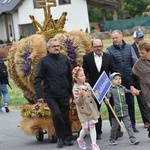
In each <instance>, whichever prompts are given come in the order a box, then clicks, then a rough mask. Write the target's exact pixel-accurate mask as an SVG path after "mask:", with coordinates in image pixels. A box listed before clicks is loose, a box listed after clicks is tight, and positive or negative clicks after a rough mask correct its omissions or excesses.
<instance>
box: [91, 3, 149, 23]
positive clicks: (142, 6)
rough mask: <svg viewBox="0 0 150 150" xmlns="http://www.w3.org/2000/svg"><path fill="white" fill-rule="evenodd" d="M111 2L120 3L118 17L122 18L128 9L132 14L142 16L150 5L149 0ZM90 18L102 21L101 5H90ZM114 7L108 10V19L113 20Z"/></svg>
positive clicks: (93, 20)
mask: <svg viewBox="0 0 150 150" xmlns="http://www.w3.org/2000/svg"><path fill="white" fill-rule="evenodd" d="M111 2H117V3H120V4H121V6H120V7H119V8H117V13H118V19H122V17H123V13H124V12H125V11H128V12H129V13H130V14H131V16H132V17H133V18H134V17H140V16H142V13H143V12H144V11H145V10H146V7H147V6H148V5H150V1H149V0H111ZM88 13H89V20H90V22H101V20H102V18H101V16H102V15H101V9H100V7H94V6H88ZM112 14H113V9H107V10H106V18H107V20H113V18H112V17H113V16H112Z"/></svg>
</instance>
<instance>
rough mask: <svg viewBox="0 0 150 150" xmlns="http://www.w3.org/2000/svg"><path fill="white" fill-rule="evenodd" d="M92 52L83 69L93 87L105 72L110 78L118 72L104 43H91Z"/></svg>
mask: <svg viewBox="0 0 150 150" xmlns="http://www.w3.org/2000/svg"><path fill="white" fill-rule="evenodd" d="M91 46H92V52H90V53H88V54H86V55H84V56H83V69H84V73H85V75H86V76H87V78H88V82H89V84H90V85H91V87H93V86H94V85H95V83H96V81H97V80H98V78H99V77H100V75H101V74H102V72H103V71H105V72H106V74H107V75H108V76H109V73H110V72H111V73H113V72H116V71H117V69H116V67H115V64H114V61H113V59H112V56H111V55H110V54H108V53H105V52H103V42H102V40H100V39H94V40H93V41H92V42H91ZM96 103H97V108H98V110H100V106H101V105H100V104H99V103H98V102H97V100H96ZM96 132H97V139H100V138H101V134H102V119H101V117H100V118H99V119H98V123H97V124H96Z"/></svg>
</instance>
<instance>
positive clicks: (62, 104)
mask: <svg viewBox="0 0 150 150" xmlns="http://www.w3.org/2000/svg"><path fill="white" fill-rule="evenodd" d="M47 49H48V54H47V55H46V56H45V57H43V58H42V59H41V60H40V61H39V64H38V67H37V72H36V75H35V79H34V86H35V90H36V97H37V101H38V102H46V103H47V105H48V107H49V108H50V110H51V113H52V119H53V123H54V128H55V132H56V136H57V138H58V140H57V147H58V148H62V147H63V146H64V145H66V146H71V145H73V143H72V141H71V139H72V131H71V126H70V121H69V108H70V104H69V96H70V95H71V93H72V72H71V65H70V62H69V59H68V58H67V56H66V55H63V54H61V53H60V42H59V41H58V40H57V39H54V38H52V39H50V40H49V41H48V42H47Z"/></svg>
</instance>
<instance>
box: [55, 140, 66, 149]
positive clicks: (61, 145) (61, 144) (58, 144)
mask: <svg viewBox="0 0 150 150" xmlns="http://www.w3.org/2000/svg"><path fill="white" fill-rule="evenodd" d="M63 145H64V143H63V141H62V139H58V140H57V147H58V148H62V147H63Z"/></svg>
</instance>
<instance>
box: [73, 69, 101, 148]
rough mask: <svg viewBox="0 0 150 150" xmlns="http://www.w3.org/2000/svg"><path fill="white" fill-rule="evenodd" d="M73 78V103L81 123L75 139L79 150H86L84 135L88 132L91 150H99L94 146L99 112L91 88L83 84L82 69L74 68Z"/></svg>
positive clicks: (85, 83) (87, 84) (83, 75)
mask: <svg viewBox="0 0 150 150" xmlns="http://www.w3.org/2000/svg"><path fill="white" fill-rule="evenodd" d="M72 74H73V78H74V81H75V83H74V86H73V95H74V102H75V104H76V109H77V113H78V118H79V120H80V122H81V125H82V129H81V131H80V134H79V137H78V138H77V142H78V145H79V147H80V149H82V150H85V149H86V143H85V142H84V137H85V134H86V132H87V131H88V130H90V137H91V141H92V144H91V146H92V150H100V148H99V146H98V145H97V144H96V129H95V123H97V122H98V118H99V116H100V112H99V111H98V109H97V106H96V103H95V100H94V97H93V96H94V95H93V93H92V88H91V86H90V84H89V83H87V82H85V74H84V71H83V68H82V67H75V68H74V69H73V71H72Z"/></svg>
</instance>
